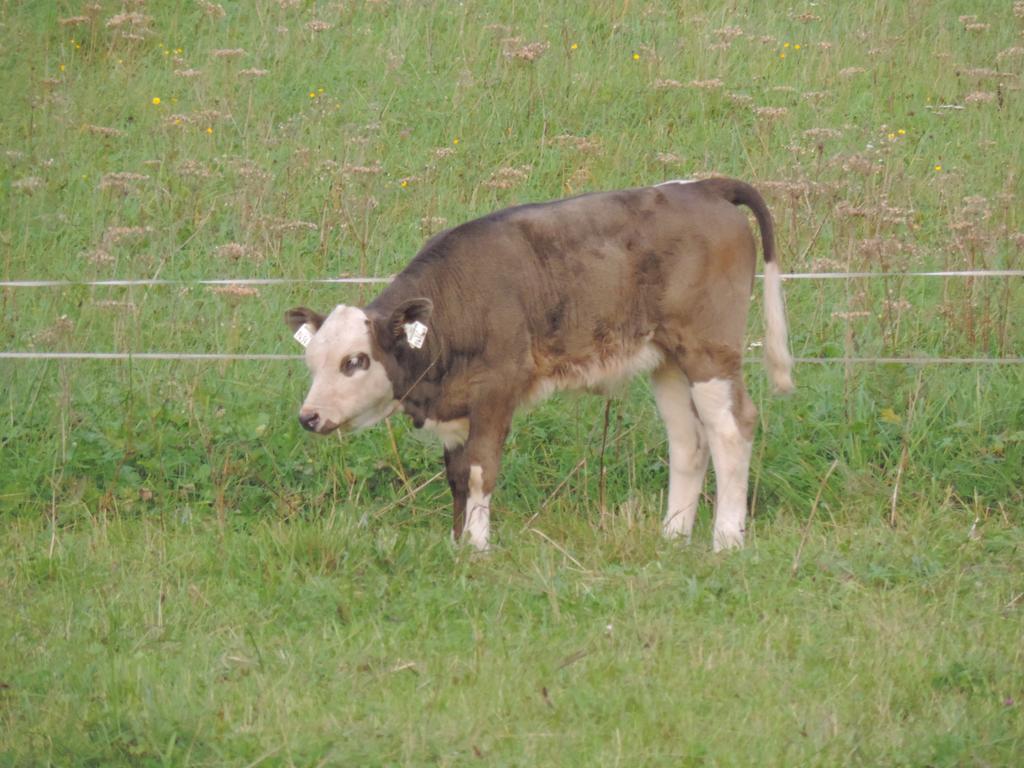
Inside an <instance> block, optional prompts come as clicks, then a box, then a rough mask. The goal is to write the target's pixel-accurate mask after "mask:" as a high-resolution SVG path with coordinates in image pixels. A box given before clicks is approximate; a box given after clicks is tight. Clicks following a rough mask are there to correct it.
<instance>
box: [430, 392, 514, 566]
mask: <svg viewBox="0 0 1024 768" xmlns="http://www.w3.org/2000/svg"><path fill="white" fill-rule="evenodd" d="M510 423H511V413H510V412H508V411H507V409H504V408H500V407H495V406H493V405H487V406H484V407H481V408H479V409H475V411H474V412H471V414H470V419H469V436H468V438H467V439H466V442H465V444H464V445H461V446H459V447H457V448H446V449H445V452H444V461H445V470H446V471H447V474H448V486H449V487H450V488H451V491H452V502H453V504H454V507H455V509H454V515H453V518H452V539H453V540H454V541H456V542H459V541H461V540H463V539H465V540H468V541H469V543H470V544H472V545H473V546H474V547H475V548H476V549H478V550H480V551H481V552H482V551H485V550H487V549H488V548H489V546H490V536H491V494H492V493H493V492H494V487H495V486H496V485H497V483H498V470H499V469H500V468H501V453H502V448H503V446H504V444H505V438H506V436H507V435H508V428H509V424H510Z"/></svg>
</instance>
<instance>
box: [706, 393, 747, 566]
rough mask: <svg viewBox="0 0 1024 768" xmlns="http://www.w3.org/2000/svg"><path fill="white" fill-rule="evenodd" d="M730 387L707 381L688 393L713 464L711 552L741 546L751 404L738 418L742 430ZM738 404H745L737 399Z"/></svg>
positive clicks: (744, 513)
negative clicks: (712, 544)
mask: <svg viewBox="0 0 1024 768" xmlns="http://www.w3.org/2000/svg"><path fill="white" fill-rule="evenodd" d="M733 387H734V384H733V382H732V381H730V380H729V379H711V381H702V382H699V383H697V384H694V385H693V389H692V394H693V402H694V404H695V405H696V406H697V413H698V414H700V418H701V421H702V422H704V429H705V431H706V433H707V437H708V445H709V446H710V448H711V459H712V461H713V462H714V464H715V486H716V488H717V492H716V495H715V534H714V549H715V552H719V551H721V550H723V549H727V548H730V547H742V546H743V530H744V525H745V523H746V519H747V479H748V475H749V472H750V448H751V437H750V436H751V435H752V432H753V421H754V416H753V415H752V412H753V404H752V403H748V405H749V408H747V409H745V410H746V411H747V412H746V413H742V414H740V419H742V421H743V423H744V424H745V426H746V428H745V429H743V428H741V424H740V422H739V421H737V418H736V414H734V413H733V404H734V402H735V401H736V399H735V398H734V393H733ZM743 398H745V394H744V395H743ZM740 402H745V400H743V399H742V398H741V400H740Z"/></svg>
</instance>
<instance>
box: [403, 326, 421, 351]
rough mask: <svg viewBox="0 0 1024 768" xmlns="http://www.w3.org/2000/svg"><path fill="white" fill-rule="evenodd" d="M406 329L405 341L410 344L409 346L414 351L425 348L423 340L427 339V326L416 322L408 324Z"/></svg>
mask: <svg viewBox="0 0 1024 768" xmlns="http://www.w3.org/2000/svg"><path fill="white" fill-rule="evenodd" d="M403 327H404V328H405V340H406V341H408V342H409V346H410V347H412V348H413V349H419V348H420V347H422V346H423V340H424V339H426V338H427V326H425V325H424V324H423V323H421V322H420V321H419V320H416V321H414V322H411V323H406V324H405V325H404V326H403Z"/></svg>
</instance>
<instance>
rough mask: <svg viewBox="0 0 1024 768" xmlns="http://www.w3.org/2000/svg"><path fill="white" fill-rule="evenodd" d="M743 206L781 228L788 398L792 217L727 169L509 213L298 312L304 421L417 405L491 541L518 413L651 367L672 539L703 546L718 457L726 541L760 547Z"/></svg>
mask: <svg viewBox="0 0 1024 768" xmlns="http://www.w3.org/2000/svg"><path fill="white" fill-rule="evenodd" d="M737 205H745V206H747V207H749V208H750V209H751V210H752V211H753V213H754V216H755V218H756V219H757V222H758V225H759V227H760V230H761V241H762V245H763V248H764V261H765V280H764V305H765V343H764V351H765V361H766V364H767V368H768V373H769V376H770V378H771V381H772V383H773V384H774V387H775V389H776V390H778V391H788V390H790V389H792V387H793V383H792V380H791V378H790V368H791V366H792V358H791V357H790V354H789V349H788V342H787V332H786V319H785V312H784V308H783V301H782V289H781V278H780V275H779V267H778V261H777V259H776V256H775V244H774V234H773V225H772V218H771V215H770V213H769V212H768V209H767V207H766V205H765V203H764V200H763V199H762V198H761V195H760V194H758V192H757V191H756V190H755V189H754V188H753V187H751V186H750V185H748V184H745V183H743V182H741V181H735V180H732V179H721V178H717V179H709V180H705V181H695V182H684V181H672V182H666V183H664V184H659V185H657V186H653V187H642V188H639V189H628V190H624V191H620V192H606V193H599V194H590V195H582V196H580V197H574V198H571V199H568V200H558V201H554V202H550V203H542V204H538V205H522V206H517V207H514V208H508V209H506V210H503V211H498V212H496V213H492V214H490V215H489V216H485V217H483V218H481V219H477V220H475V221H470V222H468V223H466V224H463V225H461V226H458V227H455V228H453V229H449V230H447V231H446V232H442V233H441V234H439V235H437V236H435V237H433V238H432V239H430V240H429V241H428V242H427V243H426V245H425V246H424V247H423V249H422V250H421V251H420V252H419V254H418V255H417V256H416V258H414V259H413V260H412V262H411V263H410V264H409V265H408V266H407V267H406V268H405V270H404V271H402V273H401V274H399V275H398V276H397V277H396V278H395V280H394V281H393V282H392V283H391V284H390V285H389V286H388V287H387V288H386V289H385V290H384V291H383V292H382V293H381V294H380V295H379V296H378V297H377V298H376V299H375V300H374V301H373V302H372V303H371V304H370V305H369V306H367V307H365V308H362V309H361V308H359V307H350V306H344V305H341V306H338V307H336V308H335V309H334V310H333V311H332V312H331V313H330V314H329V315H327V316H326V317H325V316H323V315H320V314H317V313H316V312H313V311H311V310H309V309H306V308H304V307H302V308H297V309H292V310H289V311H288V313H287V316H286V319H287V322H288V324H289V325H290V326H291V327H292V329H293V330H296V331H297V334H296V336H297V338H300V337H303V336H304V338H301V339H300V340H303V341H304V342H306V343H307V344H308V345H307V347H306V363H307V365H308V366H309V370H310V372H311V373H312V375H313V383H312V387H311V388H310V390H309V394H308V395H307V397H306V400H305V402H304V403H303V404H302V408H301V410H300V411H299V421H300V422H301V423H302V426H303V427H305V428H306V429H308V430H310V431H313V432H318V433H320V434H327V433H328V432H332V431H334V430H342V431H346V432H348V431H355V430H358V429H362V428H364V427H368V426H370V425H371V424H375V423H377V422H378V421H380V420H382V419H384V418H385V417H387V416H388V415H390V414H393V413H398V412H401V413H405V414H406V415H408V416H409V417H410V418H411V419H412V421H413V423H414V424H415V426H416V427H419V428H424V429H428V430H432V431H434V432H436V433H437V434H438V435H439V436H440V438H441V440H442V441H443V443H444V460H445V468H446V470H447V475H448V484H449V485H450V487H451V491H452V496H453V497H454V503H455V517H454V523H453V527H452V534H453V536H454V538H455V539H456V540H459V539H460V538H462V537H463V536H464V535H466V536H468V538H469V541H470V542H471V543H472V544H473V545H474V546H476V547H477V548H479V549H486V548H487V546H488V539H489V536H490V502H491V494H492V492H493V491H494V487H495V484H496V482H497V479H498V468H499V465H500V462H501V454H502V447H503V444H504V442H505V438H506V436H507V434H508V430H509V425H510V423H511V421H512V415H513V413H514V411H515V410H516V408H518V407H519V406H521V405H524V404H529V403H535V402H537V401H539V400H541V399H542V398H544V397H547V396H548V395H550V394H551V393H552V392H555V391H557V390H562V389H590V390H599V391H600V390H605V389H607V388H608V387H609V386H612V385H614V384H616V383H617V382H621V381H623V380H625V379H627V378H628V377H631V376H633V375H635V374H638V373H640V372H650V373H651V377H652V381H653V387H654V396H655V399H656V401H657V404H658V409H659V411H660V413H661V416H662V418H663V419H664V422H665V429H666V430H667V432H668V445H669V487H668V511H667V513H666V515H665V519H664V523H663V530H664V533H665V535H666V536H668V537H676V536H685V537H686V538H687V539H689V537H690V533H691V531H692V529H693V522H694V517H695V514H696V510H697V502H698V498H699V496H700V492H701V488H702V486H703V482H704V474H705V472H706V470H707V464H708V455H709V453H710V456H711V459H712V460H713V462H714V466H715V474H716V476H717V480H718V482H717V498H716V500H715V519H714V548H715V549H716V550H719V549H722V548H725V547H733V546H740V545H742V543H743V533H744V522H745V519H746V515H747V477H748V474H749V466H750V449H751V440H752V438H753V434H754V423H755V417H756V413H757V411H756V409H755V407H754V405H753V403H752V402H751V400H750V397H749V396H748V395H747V391H746V389H745V388H744V385H743V374H742V359H743V349H744V344H743V338H744V332H745V329H746V321H747V310H748V306H749V303H750V296H751V290H752V287H753V281H754V270H755V266H756V261H757V250H756V247H755V243H754V238H753V235H752V233H751V230H750V227H749V226H748V224H747V219H746V216H745V215H744V214H743V213H742V212H741V211H740V210H739V209H738V208H737V207H736V206H737ZM303 326H305V328H304V327H303Z"/></svg>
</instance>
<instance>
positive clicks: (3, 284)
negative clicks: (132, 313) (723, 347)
mask: <svg viewBox="0 0 1024 768" xmlns="http://www.w3.org/2000/svg"><path fill="white" fill-rule="evenodd" d="M763 277H764V275H760V274H759V275H757V278H758V279H761V278H763ZM781 277H782V279H783V280H850V279H854V278H856V279H882V278H889V279H893V278H918V277H1024V269H963V270H946V271H936V272H790V273H788V274H784V275H782V276H781ZM390 282H391V278H390V277H314V278H306V277H238V278H233V277H216V278H208V279H197V280H185V279H174V278H155V277H154V278H138V279H125V280H0V288H135V287H143V288H153V287H168V286H188V285H211V286H215V285H299V284H303V283H304V284H307V285H384V284H387V283H390Z"/></svg>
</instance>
